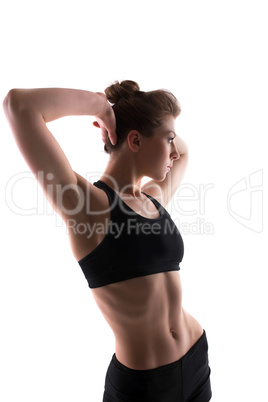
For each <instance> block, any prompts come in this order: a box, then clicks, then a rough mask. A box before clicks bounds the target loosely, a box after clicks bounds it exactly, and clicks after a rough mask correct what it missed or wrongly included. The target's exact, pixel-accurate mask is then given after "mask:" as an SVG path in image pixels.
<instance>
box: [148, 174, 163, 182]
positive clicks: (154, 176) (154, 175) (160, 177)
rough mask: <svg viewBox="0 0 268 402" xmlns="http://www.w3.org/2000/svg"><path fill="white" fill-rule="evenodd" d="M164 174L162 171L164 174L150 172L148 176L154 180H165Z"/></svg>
mask: <svg viewBox="0 0 268 402" xmlns="http://www.w3.org/2000/svg"><path fill="white" fill-rule="evenodd" d="M166 175H167V173H164V174H161V175H160V174H159V175H156V174H151V175H150V176H148V177H150V178H151V179H152V180H155V181H163V180H165V178H166Z"/></svg>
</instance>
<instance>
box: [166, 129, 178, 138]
mask: <svg viewBox="0 0 268 402" xmlns="http://www.w3.org/2000/svg"><path fill="white" fill-rule="evenodd" d="M169 133H172V134H174V136H175V137H176V136H177V134H176V133H175V132H174V131H172V130H168V131H166V133H165V134H169Z"/></svg>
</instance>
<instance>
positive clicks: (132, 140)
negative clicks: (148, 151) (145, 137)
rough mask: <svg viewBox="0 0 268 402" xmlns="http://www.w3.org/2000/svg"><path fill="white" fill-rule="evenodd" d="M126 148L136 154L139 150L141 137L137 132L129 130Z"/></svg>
mask: <svg viewBox="0 0 268 402" xmlns="http://www.w3.org/2000/svg"><path fill="white" fill-rule="evenodd" d="M127 141H128V146H129V148H130V149H131V150H132V151H133V152H138V151H139V150H140V148H141V143H142V136H141V134H140V133H139V132H138V131H137V130H131V131H130V132H129V133H128V136H127Z"/></svg>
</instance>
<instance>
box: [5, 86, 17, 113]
mask: <svg viewBox="0 0 268 402" xmlns="http://www.w3.org/2000/svg"><path fill="white" fill-rule="evenodd" d="M19 92H20V90H19V89H16V88H14V89H11V90H10V91H9V92H8V93H7V95H6V96H5V98H4V100H3V109H4V112H5V115H6V116H7V117H8V116H10V115H11V114H13V113H14V111H16V110H19V109H20V105H21V100H20V96H19Z"/></svg>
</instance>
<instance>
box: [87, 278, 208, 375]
mask: <svg viewBox="0 0 268 402" xmlns="http://www.w3.org/2000/svg"><path fill="white" fill-rule="evenodd" d="M92 292H93V296H94V298H95V300H96V303H97V305H98V306H99V308H100V310H101V312H102V314H103V316H104V317H105V319H106V321H107V322H108V324H109V325H110V327H111V329H112V331H113V333H114V336H115V343H116V350H115V353H116V357H117V359H118V360H119V361H120V362H121V363H122V364H124V365H125V366H127V367H129V368H132V369H134V370H149V369H152V368H156V367H160V366H163V365H165V364H169V363H172V362H174V361H176V360H179V359H180V358H181V357H182V356H184V355H185V354H186V353H187V352H188V350H189V349H190V348H191V347H192V346H193V345H194V344H195V343H196V342H197V340H198V339H199V338H200V337H201V335H202V333H203V328H202V326H201V325H200V324H199V323H198V321H197V320H196V319H195V318H194V317H192V316H191V315H190V314H189V313H188V312H187V311H185V309H184V308H183V307H182V288H181V280H180V275H179V272H178V271H170V272H163V273H158V274H153V275H147V276H143V277H139V278H134V279H129V280H126V281H122V282H118V283H114V284H110V285H106V286H103V287H100V288H95V289H92Z"/></svg>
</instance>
